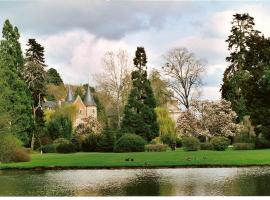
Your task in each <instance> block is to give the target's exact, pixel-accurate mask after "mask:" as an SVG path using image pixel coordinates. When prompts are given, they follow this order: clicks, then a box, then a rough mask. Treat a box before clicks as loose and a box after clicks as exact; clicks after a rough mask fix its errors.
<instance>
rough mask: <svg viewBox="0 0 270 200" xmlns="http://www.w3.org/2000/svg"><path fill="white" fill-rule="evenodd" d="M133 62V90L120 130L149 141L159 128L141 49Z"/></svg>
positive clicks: (138, 48)
mask: <svg viewBox="0 0 270 200" xmlns="http://www.w3.org/2000/svg"><path fill="white" fill-rule="evenodd" d="M133 62H134V66H135V67H136V68H137V70H135V71H133V72H132V74H131V76H132V85H133V88H132V89H131V92H130V94H129V98H128V102H127V104H126V106H125V110H124V118H123V121H122V126H121V128H122V131H123V132H128V133H135V134H137V135H140V136H142V137H144V138H145V139H146V140H148V141H151V140H152V139H153V138H155V137H156V136H158V134H159V126H158V123H157V116H156V113H155V110H154V109H155V107H156V100H155V97H154V93H153V90H152V87H151V83H150V81H149V80H148V79H147V67H146V64H147V58H146V53H145V51H144V48H143V47H137V51H136V53H135V58H134V59H133Z"/></svg>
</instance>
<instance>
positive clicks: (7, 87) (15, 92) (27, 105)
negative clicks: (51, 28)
mask: <svg viewBox="0 0 270 200" xmlns="http://www.w3.org/2000/svg"><path fill="white" fill-rule="evenodd" d="M2 33H3V39H2V40H1V42H0V77H1V78H0V79H1V84H0V91H1V93H2V95H3V97H4V101H5V105H4V107H3V109H4V110H5V112H8V113H9V116H10V121H9V124H10V130H11V133H12V134H15V135H16V136H17V137H18V138H19V139H20V140H22V141H23V143H24V145H27V144H28V142H29V138H30V137H29V134H30V132H31V129H32V125H33V123H32V115H31V103H32V99H31V94H30V91H29V90H28V88H27V85H26V83H25V81H24V80H23V78H22V74H21V72H22V71H23V67H24V59H23V56H22V51H21V46H20V43H19V38H20V34H19V31H18V28H17V27H13V26H12V25H11V24H10V22H9V20H6V21H5V23H4V26H3V31H2Z"/></svg>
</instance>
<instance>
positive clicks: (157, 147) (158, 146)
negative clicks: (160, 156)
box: [145, 144, 168, 152]
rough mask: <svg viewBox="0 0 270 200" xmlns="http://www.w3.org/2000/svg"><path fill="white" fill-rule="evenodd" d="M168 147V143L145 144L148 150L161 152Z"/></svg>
mask: <svg viewBox="0 0 270 200" xmlns="http://www.w3.org/2000/svg"><path fill="white" fill-rule="evenodd" d="M167 148H168V145H166V144H147V145H145V150H146V151H155V152H161V151H166V150H167Z"/></svg>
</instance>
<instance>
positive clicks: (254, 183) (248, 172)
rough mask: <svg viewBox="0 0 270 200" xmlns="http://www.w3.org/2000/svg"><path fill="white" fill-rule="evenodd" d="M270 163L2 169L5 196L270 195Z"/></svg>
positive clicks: (0, 177) (0, 179)
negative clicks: (40, 169)
mask: <svg viewBox="0 0 270 200" xmlns="http://www.w3.org/2000/svg"><path fill="white" fill-rule="evenodd" d="M269 182H270V167H249V168H181V169H180V168H179V169H121V170H63V171H60V170H58V171H57V170H47V171H34V170H33V171H23V170H22V171H19V170H16V171H15V170H12V171H10V170H7V171H5V170H2V171H1V170H0V184H1V186H0V196H149V195H150V196H175V195H185V196H187V195H194V196H196V195H208V196H210V195H226V196H231V195H241V196H244V195H256V196H260V195H270V184H269Z"/></svg>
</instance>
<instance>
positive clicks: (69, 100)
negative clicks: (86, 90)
mask: <svg viewBox="0 0 270 200" xmlns="http://www.w3.org/2000/svg"><path fill="white" fill-rule="evenodd" d="M73 101H74V96H73V93H72V90H71V88H70V85H69V86H68V92H67V96H66V102H67V103H72V102H73Z"/></svg>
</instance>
